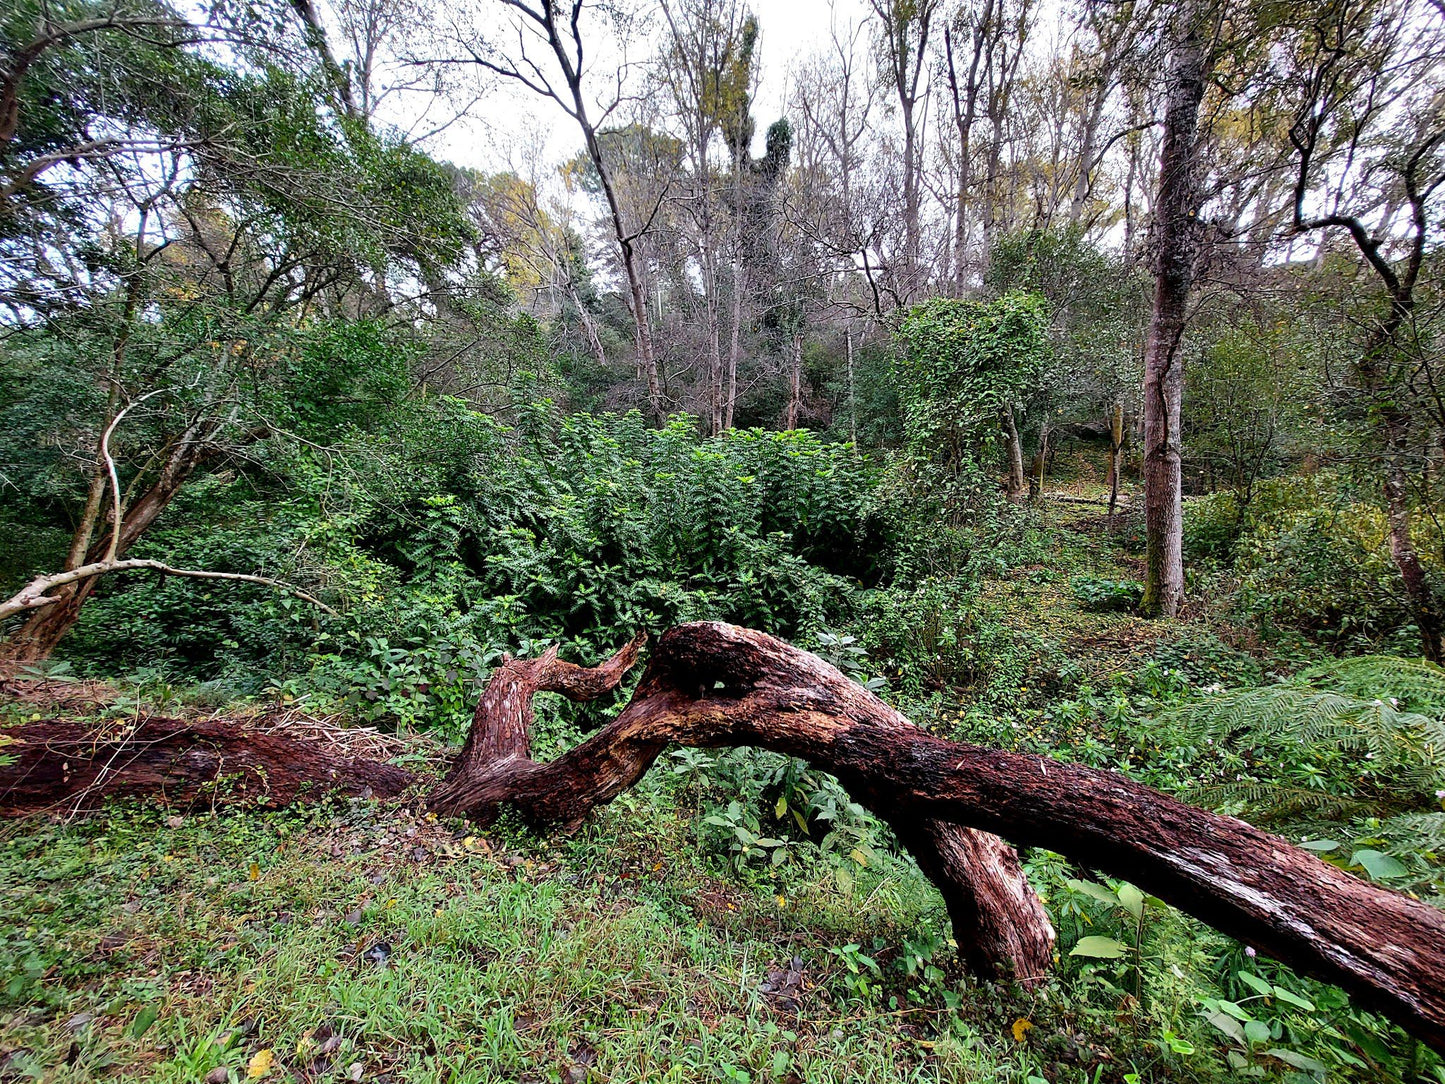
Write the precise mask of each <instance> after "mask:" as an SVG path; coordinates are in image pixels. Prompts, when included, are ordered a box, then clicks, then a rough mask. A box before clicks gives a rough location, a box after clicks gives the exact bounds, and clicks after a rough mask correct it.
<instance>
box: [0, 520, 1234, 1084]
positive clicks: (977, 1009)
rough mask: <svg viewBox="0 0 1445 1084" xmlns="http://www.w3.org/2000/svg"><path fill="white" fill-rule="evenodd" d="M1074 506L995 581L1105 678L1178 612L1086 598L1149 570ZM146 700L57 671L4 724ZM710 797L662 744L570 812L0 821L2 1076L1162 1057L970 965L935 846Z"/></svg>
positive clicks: (918, 1072) (716, 1068)
mask: <svg viewBox="0 0 1445 1084" xmlns="http://www.w3.org/2000/svg"><path fill="white" fill-rule="evenodd" d="M1060 520H1061V522H1060V523H1059V524H1058V527H1059V529H1058V530H1057V531H1055V532H1053V533H1052V534H1051V538H1052V539H1053V540H1054V542H1055V543H1056V549H1057V560H1054V561H1047V562H1043V563H1041V564H1039V565H1037V566H1033V567H1024V568H1017V569H1013V570H1011V571H1010V572H1008V573H1007V574H1005V575H1002V576H1000V577H998V578H997V579H993V580H990V581H988V583H987V585H986V588H985V593H984V597H985V599H986V600H987V601H988V603H989V605H990V608H991V609H993V610H995V611H997V612H998V613H1000V614H1003V615H1005V616H1004V617H1003V618H1001V619H1002V620H1004V621H1005V623H1006V624H1010V625H1016V627H1017V628H1019V629H1027V630H1028V632H1029V636H1030V637H1031V639H1029V641H1028V643H1029V644H1034V645H1036V644H1039V643H1044V644H1048V645H1052V646H1051V648H1050V650H1051V651H1053V652H1054V653H1055V654H1060V653H1061V654H1062V655H1063V656H1064V657H1065V658H1066V659H1067V660H1068V661H1069V662H1070V664H1071V665H1074V666H1075V667H1078V668H1080V672H1081V673H1083V674H1085V675H1086V676H1087V677H1088V678H1089V679H1090V680H1095V681H1098V682H1100V683H1107V681H1108V680H1109V679H1110V677H1111V676H1112V675H1117V674H1119V673H1123V672H1126V671H1128V670H1129V669H1131V668H1136V667H1137V666H1139V665H1141V664H1142V662H1143V660H1145V659H1146V658H1148V657H1149V656H1150V655H1151V653H1152V652H1154V651H1155V650H1156V649H1157V647H1158V645H1159V643H1160V642H1161V640H1163V639H1167V638H1169V637H1173V636H1176V635H1177V627H1176V625H1174V624H1159V623H1151V622H1144V621H1141V620H1139V619H1137V618H1134V617H1131V616H1129V615H1127V614H1122V613H1120V614H1097V613H1086V612H1084V611H1083V610H1081V609H1080V606H1079V605H1078V603H1077V602H1076V601H1075V599H1074V597H1073V596H1072V595H1071V593H1070V590H1069V575H1070V572H1071V570H1076V569H1080V568H1087V569H1089V570H1090V572H1091V573H1092V574H1093V575H1096V576H1098V575H1104V576H1110V575H1113V576H1120V577H1125V576H1129V575H1134V574H1137V569H1135V567H1134V559H1133V558H1132V557H1130V556H1129V555H1128V553H1127V552H1125V551H1124V550H1122V549H1121V548H1120V547H1119V546H1118V545H1117V543H1116V541H1115V540H1114V539H1112V538H1111V537H1110V536H1109V535H1108V533H1107V531H1105V530H1103V524H1102V521H1101V520H1100V519H1099V517H1098V516H1097V515H1096V514H1094V513H1093V512H1091V510H1090V509H1088V508H1075V507H1073V506H1065V510H1064V511H1063V512H1061V513H1060ZM1076 522H1077V529H1073V528H1071V527H1070V524H1071V523H1076ZM1101 569H1102V570H1103V571H1102V572H1101V571H1100V570H1101ZM1219 628H1220V631H1221V635H1225V634H1229V633H1230V632H1231V630H1230V629H1229V628H1228V627H1227V626H1225V625H1221V626H1219ZM1023 654H1024V657H1028V651H1025V652H1024V653H1023ZM1031 695H1033V693H1032V691H1031V690H1030V689H1029V688H1028V686H1027V684H1025V685H1023V686H1021V690H1020V696H1021V697H1022V698H1027V697H1029V696H1031ZM141 710H145V709H144V707H143V706H142V705H140V704H138V703H134V702H131V701H126V700H125V699H124V698H123V697H122V698H119V699H118V698H117V694H116V692H115V690H113V689H111V688H109V687H107V686H104V685H99V684H93V683H55V682H52V683H49V684H48V685H41V684H38V683H36V684H31V685H28V686H26V688H25V690H24V691H18V692H17V691H12V695H11V696H10V698H9V700H8V702H7V703H5V704H3V705H0V720H8V721H9V722H11V723H13V722H16V721H20V720H22V719H30V718H34V717H36V716H57V717H66V718H90V717H96V716H103V715H107V714H108V715H110V716H111V717H114V716H115V715H116V713H117V712H127V711H129V712H135V711H141ZM164 710H165V713H166V714H174V712H175V710H176V705H166V706H165V708H164ZM293 714H294V713H293ZM942 714H944V713H940V715H942ZM297 721H298V720H297V719H296V718H293V719H292V720H291V722H292V723H293V725H294V724H295V723H296V722H297ZM933 721H934V722H936V720H933ZM332 723H334V720H329V721H325V720H324V721H322V722H321V723H318V724H316V725H319V726H325V725H331V724H332ZM0 727H3V722H0ZM0 735H3V729H0ZM367 740H375V741H378V742H382V743H383V744H384V745H385V752H386V753H388V754H389V755H391V756H392V757H394V758H396V759H398V760H400V761H402V762H405V763H409V764H412V765H414V764H415V763H416V761H417V760H419V759H425V758H427V757H430V756H434V755H435V753H436V747H435V746H431V745H429V744H428V743H426V742H419V741H412V742H400V741H397V740H395V739H390V738H369V739H367ZM702 812H703V811H702V809H701V808H700V806H699V797H698V794H697V792H696V791H695V790H693V789H692V788H691V787H690V785H688V784H686V783H684V782H682V781H681V780H680V776H677V775H669V774H668V773H667V772H665V771H664V770H663V769H661V768H660V769H658V770H655V771H654V772H653V773H652V774H651V775H650V776H649V777H648V779H646V780H644V782H643V784H642V785H641V786H639V787H638V788H637V789H635V790H634V791H632V792H630V793H628V794H625V795H623V796H622V797H621V798H620V799H618V800H617V801H616V802H615V803H614V804H613V805H611V806H610V807H608V808H607V809H605V810H603V811H602V812H601V813H599V814H598V815H597V816H596V817H595V818H593V819H592V820H591V821H589V823H588V824H587V825H586V826H584V827H583V828H582V829H580V830H578V831H576V832H575V833H573V834H571V835H565V836H551V837H539V836H536V835H532V834H530V833H527V832H525V831H523V830H521V829H520V828H519V827H516V826H512V825H509V824H508V823H506V822H503V823H502V824H500V825H499V826H494V827H492V828H489V829H488V830H486V831H485V832H482V831H479V830H477V829H475V828H473V827H470V826H468V825H466V824H464V823H462V822H438V821H437V820H436V819H435V818H433V817H431V816H419V815H418V814H417V813H416V812H415V811H414V810H413V809H412V808H409V807H407V806H405V805H397V804H392V803H382V802H377V801H362V800H351V801H345V802H334V803H332V804H330V805H326V806H321V807H314V808H308V809H299V810H281V811H251V812H236V811H218V812H208V813H199V814H196V813H192V814H180V813H174V812H171V811H168V810H165V809H156V808H141V807H137V806H129V805H115V806H112V807H110V808H109V809H108V810H107V812H106V815H105V816H103V817H99V816H92V817H67V816H64V815H62V814H60V813H57V814H56V815H55V816H52V817H50V818H48V819H44V820H41V819H31V820H28V821H24V822H12V823H9V824H6V825H3V826H0V1080H4V1081H10V1080H16V1081H19V1080H28V1079H34V1080H45V1081H49V1082H55V1084H62V1082H69V1081H77V1082H78V1081H87V1080H93V1079H96V1078H98V1077H110V1078H115V1079H147V1080H155V1081H176V1082H182V1081H186V1082H194V1081H210V1082H212V1084H217V1082H220V1081H241V1080H247V1079H262V1078H264V1079H275V1080H286V1079H291V1080H296V1081H323V1080H367V1081H393V1082H402V1081H432V1080H447V1081H453V1082H457V1084H461V1082H465V1081H535V1082H542V1081H565V1082H568V1084H581V1082H583V1081H587V1080H592V1081H624V1080H676V1081H684V1080H685V1081H694V1080H697V1081H704V1080H724V1081H734V1082H743V1081H774V1080H776V1081H843V1080H876V1081H894V1080H897V1081H903V1080H960V1081H963V1080H973V1081H1018V1082H1020V1084H1027V1082H1031V1081H1034V1082H1037V1081H1043V1080H1080V1081H1083V1080H1088V1081H1091V1082H1093V1084H1103V1082H1106V1081H1121V1082H1122V1081H1136V1080H1140V1079H1144V1080H1147V1079H1153V1078H1154V1073H1153V1072H1152V1071H1151V1066H1154V1065H1155V1063H1157V1062H1158V1061H1159V1059H1160V1057H1161V1055H1160V1053H1159V1052H1158V1051H1157V1050H1155V1049H1154V1046H1153V1044H1150V1043H1145V1042H1142V1041H1140V1039H1139V1037H1138V1036H1137V1035H1136V1034H1133V1033H1132V1032H1131V1029H1130V1028H1129V1027H1128V1026H1127V1024H1126V1021H1125V1017H1124V1016H1116V1014H1115V1013H1114V1012H1113V1011H1110V1012H1108V1013H1099V1012H1096V1011H1094V1010H1092V1009H1086V1008H1084V1007H1083V1006H1082V1003H1080V1002H1071V1001H1070V1000H1069V999H1068V998H1067V996H1065V995H1064V994H1062V993H1061V992H1060V991H1059V990H1058V988H1057V987H1054V986H1050V987H1046V988H1045V989H1044V990H1043V991H1041V992H1039V993H1036V994H1032V995H1031V994H1027V993H1024V992H1022V991H1020V990H1017V989H1005V988H1002V987H997V988H995V987H983V986H979V985H977V984H974V983H972V982H969V981H966V980H965V979H964V978H963V977H962V976H961V975H959V974H958V973H957V971H956V965H955V964H954V963H953V956H952V953H951V952H949V951H947V950H946V945H944V944H943V943H942V942H941V939H940V938H939V937H938V936H937V932H936V931H941V930H944V929H946V928H947V927H946V918H945V916H944V914H943V912H942V907H941V903H940V901H939V899H938V897H937V895H936V893H934V891H933V890H932V888H931V886H929V885H928V883H927V882H926V881H925V880H924V879H923V878H922V877H921V876H920V875H919V874H918V873H917V871H916V870H915V869H914V868H913V867H912V866H911V865H909V864H907V863H904V862H901V861H898V860H894V859H887V858H885V859H882V860H880V861H879V862H877V863H876V864H874V865H873V866H871V867H870V868H869V869H868V870H866V871H861V873H860V876H859V877H858V878H857V884H856V885H855V886H854V887H853V889H852V891H851V892H847V893H844V892H840V891H839V888H838V886H837V883H836V882H835V879H834V878H833V876H832V874H831V871H830V868H827V867H822V866H819V868H818V869H817V870H814V871H809V870H808V869H807V868H804V869H802V870H801V871H794V872H793V873H792V874H790V875H786V876H785V877H784V878H783V879H779V880H777V881H776V883H775V882H774V881H773V880H772V879H771V878H770V876H769V875H768V874H766V873H761V874H756V875H753V876H750V877H748V878H744V879H739V878H737V877H734V876H732V875H731V874H730V872H729V870H728V868H727V866H726V864H725V863H723V862H720V861H719V860H718V858H717V857H716V856H715V855H705V854H703V853H702V851H701V843H700V827H699V822H700V821H701V819H702ZM924 931H931V932H924ZM943 990H948V991H951V992H950V993H947V994H944V995H940V991H943ZM1085 1016H1087V1017H1088V1019H1085V1018H1084V1017H1085ZM1176 1053H1177V1052H1176ZM1214 1065H1217V1062H1212V1061H1204V1060H1201V1061H1200V1062H1199V1063H1198V1064H1197V1066H1196V1069H1197V1070H1199V1071H1205V1070H1208V1069H1210V1068H1212V1067H1213V1066H1214ZM1135 1074H1142V1075H1135ZM1166 1075H1169V1074H1166Z"/></svg>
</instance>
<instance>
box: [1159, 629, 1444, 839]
mask: <svg viewBox="0 0 1445 1084" xmlns="http://www.w3.org/2000/svg"><path fill="white" fill-rule="evenodd" d="M1168 718H1169V719H1170V721H1172V722H1173V723H1175V724H1176V725H1178V726H1180V727H1181V728H1182V730H1183V731H1184V733H1185V734H1186V735H1189V736H1191V737H1194V738H1196V739H1199V740H1204V739H1208V740H1210V741H1214V742H1217V743H1219V744H1220V746H1221V747H1232V748H1235V749H1240V750H1248V751H1249V752H1250V753H1251V754H1252V759H1253V760H1254V761H1255V762H1256V763H1257V764H1260V765H1261V766H1263V765H1266V764H1270V763H1281V764H1282V763H1288V762H1297V761H1299V760H1301V759H1309V758H1310V757H1311V756H1313V755H1315V754H1317V753H1318V754H1326V755H1328V754H1329V753H1333V752H1345V753H1349V754H1353V755H1354V756H1358V757H1360V758H1361V761H1360V762H1359V763H1358V770H1359V771H1360V772H1361V774H1360V776H1359V780H1360V783H1359V785H1358V786H1357V785H1355V784H1354V783H1352V782H1351V781H1350V777H1351V776H1352V775H1353V774H1354V770H1351V771H1343V772H1342V771H1336V772H1333V773H1332V775H1331V778H1332V780H1333V783H1332V785H1331V786H1330V788H1329V789H1320V788H1318V787H1300V786H1295V785H1293V784H1291V783H1290V782H1288V781H1287V780H1285V779H1283V778H1276V779H1266V780H1260V779H1254V778H1248V777H1246V778H1243V779H1240V780H1239V781H1237V782H1233V783H1218V784H1215V785H1212V786H1209V787H1207V788H1202V789H1200V790H1199V791H1197V792H1196V794H1195V797H1196V799H1197V800H1200V801H1203V802H1205V803H1207V804H1210V805H1212V806H1215V807H1216V808H1219V807H1237V808H1240V809H1243V810H1247V811H1248V813H1249V815H1250V816H1251V817H1252V818H1254V819H1256V820H1260V821H1271V822H1280V821H1296V822H1298V821H1300V820H1313V821H1320V820H1325V821H1345V820H1351V819H1354V818H1358V817H1362V816H1381V815H1389V814H1390V813H1405V812H1407V811H1410V810H1419V809H1420V807H1421V802H1422V800H1423V799H1424V798H1425V796H1426V795H1428V794H1429V793H1430V792H1431V791H1433V790H1435V789H1436V788H1437V787H1439V786H1440V785H1441V759H1442V755H1445V670H1442V669H1441V668H1440V667H1438V666H1435V665H1433V664H1432V663H1428V662H1424V661H1421V660H1413V659H1400V658H1395V657H1393V656H1388V655H1368V656H1361V657H1358V658H1352V659H1344V660H1341V661H1339V662H1332V663H1328V664H1325V665H1321V666H1316V667H1313V668H1311V669H1309V670H1306V671H1304V672H1303V673H1301V674H1299V675H1297V676H1296V677H1294V678H1292V679H1290V680H1288V681H1283V682H1280V683H1278V684H1275V685H1268V686H1265V687H1263V688H1255V689H1235V690H1231V691H1228V692H1223V693H1217V694H1215V695H1212V696H1208V697H1206V698H1204V699H1202V700H1199V701H1197V702H1195V703H1193V704H1189V705H1187V706H1185V707H1183V708H1180V709H1177V710H1176V711H1174V712H1172V713H1171V714H1170V716H1169V717H1168ZM1301 755H1303V756H1301ZM1365 760H1368V761H1370V762H1371V765H1370V770H1369V771H1368V772H1365V770H1364V763H1363V761H1365ZM1346 763H1350V762H1349V761H1347V762H1346ZM1382 779H1387V780H1388V786H1387V787H1385V786H1382ZM1414 815H1416V816H1424V817H1426V818H1428V817H1433V816H1436V815H1435V814H1423V815H1421V814H1418V813H1416V814H1414ZM1430 823H1431V824H1433V822H1430ZM1401 824H1402V829H1404V830H1412V829H1410V827H1409V826H1407V825H1404V823H1403V821H1402V822H1401ZM1427 828H1429V831H1430V832H1434V831H1436V829H1435V828H1430V827H1429V825H1428V824H1427V822H1426V821H1423V820H1422V821H1421V822H1420V825H1419V831H1421V832H1425V831H1426V830H1427ZM1438 830H1439V832H1441V833H1442V834H1445V822H1442V824H1441V826H1440V827H1439V829H1438ZM1430 838H1434V837H1433V836H1431V837H1430Z"/></svg>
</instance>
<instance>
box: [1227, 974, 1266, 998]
mask: <svg viewBox="0 0 1445 1084" xmlns="http://www.w3.org/2000/svg"><path fill="white" fill-rule="evenodd" d="M1235 974H1237V975H1238V976H1239V981H1240V982H1242V983H1244V984H1245V985H1246V986H1248V987H1249V988H1250V989H1251V990H1253V991H1254V992H1255V993H1258V994H1263V995H1264V996H1265V997H1269V996H1270V995H1271V994H1273V993H1274V987H1273V986H1271V985H1270V984H1269V983H1267V982H1265V981H1264V979H1262V978H1260V977H1259V976H1258V975H1256V974H1254V973H1253V972H1250V971H1237V972H1235Z"/></svg>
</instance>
